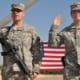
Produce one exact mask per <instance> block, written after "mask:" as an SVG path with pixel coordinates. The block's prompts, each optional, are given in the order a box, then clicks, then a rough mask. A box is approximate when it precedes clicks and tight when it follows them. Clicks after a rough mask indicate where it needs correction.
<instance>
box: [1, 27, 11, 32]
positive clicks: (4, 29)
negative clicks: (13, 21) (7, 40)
mask: <svg viewBox="0 0 80 80" xmlns="http://www.w3.org/2000/svg"><path fill="white" fill-rule="evenodd" d="M9 29H10V26H4V27H3V28H1V32H3V33H4V32H7V31H8V30H9Z"/></svg>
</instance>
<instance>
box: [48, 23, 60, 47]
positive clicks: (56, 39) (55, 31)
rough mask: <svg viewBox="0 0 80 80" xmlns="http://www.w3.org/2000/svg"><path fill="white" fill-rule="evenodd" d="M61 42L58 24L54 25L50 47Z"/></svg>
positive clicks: (50, 37) (49, 40)
mask: <svg viewBox="0 0 80 80" xmlns="http://www.w3.org/2000/svg"><path fill="white" fill-rule="evenodd" d="M59 44H60V36H59V35H58V26H57V25H53V24H52V26H51V28H50V31H49V39H48V45H49V47H57V46H59Z"/></svg>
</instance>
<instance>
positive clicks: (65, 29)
mask: <svg viewBox="0 0 80 80" xmlns="http://www.w3.org/2000/svg"><path fill="white" fill-rule="evenodd" d="M71 27H72V24H71V25H69V26H67V27H65V28H64V29H63V30H62V31H61V32H66V31H70V30H71Z"/></svg>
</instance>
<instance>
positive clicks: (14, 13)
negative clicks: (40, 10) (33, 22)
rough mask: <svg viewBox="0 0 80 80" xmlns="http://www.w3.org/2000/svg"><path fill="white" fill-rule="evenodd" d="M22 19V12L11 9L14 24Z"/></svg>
mask: <svg viewBox="0 0 80 80" xmlns="http://www.w3.org/2000/svg"><path fill="white" fill-rule="evenodd" d="M23 17H24V11H22V10H20V9H13V10H12V19H13V21H14V22H15V21H20V20H22V19H23Z"/></svg>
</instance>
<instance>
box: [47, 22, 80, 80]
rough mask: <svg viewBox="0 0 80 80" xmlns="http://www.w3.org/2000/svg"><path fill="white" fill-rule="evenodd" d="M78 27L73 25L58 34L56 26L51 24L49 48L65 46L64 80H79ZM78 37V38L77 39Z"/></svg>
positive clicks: (79, 51)
mask: <svg viewBox="0 0 80 80" xmlns="http://www.w3.org/2000/svg"><path fill="white" fill-rule="evenodd" d="M78 33H80V26H78V27H76V26H74V25H73V24H71V25H70V26H68V27H66V28H64V29H63V30H62V31H61V32H59V33H58V26H56V25H54V24H52V26H51V29H50V31H49V40H48V43H49V46H50V47H58V46H60V45H61V44H65V49H66V54H65V57H64V60H63V61H64V65H65V66H64V80H80V64H79V63H80V34H79V35H77V34H78ZM77 36H78V37H77Z"/></svg>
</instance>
